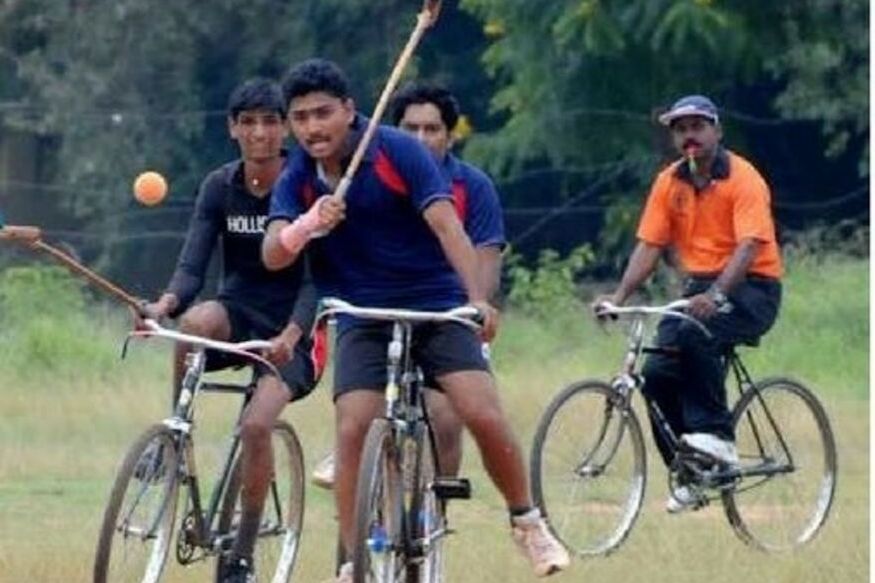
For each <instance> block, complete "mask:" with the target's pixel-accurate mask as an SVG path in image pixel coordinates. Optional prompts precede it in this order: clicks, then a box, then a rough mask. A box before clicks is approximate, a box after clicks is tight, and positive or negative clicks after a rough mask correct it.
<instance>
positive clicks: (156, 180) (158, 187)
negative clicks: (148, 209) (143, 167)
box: [134, 171, 167, 206]
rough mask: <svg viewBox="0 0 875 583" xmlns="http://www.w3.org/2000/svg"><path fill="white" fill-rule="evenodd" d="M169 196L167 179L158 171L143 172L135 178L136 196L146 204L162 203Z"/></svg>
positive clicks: (141, 202)
mask: <svg viewBox="0 0 875 583" xmlns="http://www.w3.org/2000/svg"><path fill="white" fill-rule="evenodd" d="M165 196H167V181H166V180H165V179H164V177H163V176H161V175H160V174H158V173H157V172H151V171H150V172H143V173H142V174H140V175H139V176H137V178H136V180H134V198H136V199H137V201H139V202H140V204H144V205H146V206H155V205H156V204H160V203H161V201H162V200H164V197H165Z"/></svg>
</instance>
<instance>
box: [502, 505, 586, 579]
mask: <svg viewBox="0 0 875 583" xmlns="http://www.w3.org/2000/svg"><path fill="white" fill-rule="evenodd" d="M511 524H512V530H511V534H512V536H513V540H514V542H515V543H516V545H517V547H519V549H520V551H521V552H522V553H523V554H524V555H525V556H526V557H527V558H528V559H529V562H530V563H531V564H532V569H533V570H534V571H535V575H536V576H538V577H546V576H547V575H552V574H553V573H558V572H559V571H561V570H563V569H565V568H566V567H568V565H569V564H571V557H569V556H568V551H566V550H565V547H564V546H562V543H561V542H559V541H558V540H557V539H556V537H555V536H553V533H551V532H550V529H549V528H547V521H546V520H544V519H543V518H542V517H541V512H540V511H539V510H538V509H534V510H532V511H531V512H529V513H528V514H525V515H523V516H514V517H513V518H511Z"/></svg>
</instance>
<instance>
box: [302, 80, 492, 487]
mask: <svg viewBox="0 0 875 583" xmlns="http://www.w3.org/2000/svg"><path fill="white" fill-rule="evenodd" d="M390 112H391V119H392V122H393V123H394V124H395V125H396V126H398V127H399V128H401V129H402V130H404V131H405V132H407V133H409V134H410V135H412V136H414V137H415V138H416V139H417V140H419V141H420V142H422V143H423V144H425V146H426V147H427V148H428V149H429V151H430V152H431V153H432V155H433V156H434V157H435V160H437V162H438V165H439V166H440V169H441V171H442V172H443V174H444V177H445V178H447V179H448V180H449V181H450V186H451V189H452V193H453V204H454V206H455V208H456V213H457V214H458V215H459V219H461V220H462V224H463V226H464V228H465V232H466V233H467V234H468V237H469V238H470V239H471V243H472V244H473V245H474V250H475V252H476V254H477V265H478V270H479V272H480V276H481V285H482V286H483V288H484V290H485V291H486V296H487V297H488V298H490V300H491V302H492V303H493V305H497V303H498V302H499V298H498V292H499V284H500V278H501V252H502V250H503V249H504V247H505V246H506V245H507V242H506V240H505V237H504V221H503V218H502V211H501V203H500V201H499V199H498V193H497V192H496V191H495V186H494V185H493V184H492V180H490V178H489V177H488V176H487V175H486V174H485V173H484V172H483V171H481V170H479V169H478V168H475V167H474V166H472V165H470V164H468V163H466V162H463V161H461V160H459V159H458V158H456V157H455V156H453V155H452V154H451V153H450V149H451V148H452V146H453V141H454V139H453V130H454V129H455V127H456V124H457V123H458V121H459V102H458V101H457V100H456V98H455V97H454V96H453V95H452V94H451V93H450V92H449V91H448V90H447V89H445V88H443V87H439V86H437V85H431V84H425V83H410V84H408V85H406V86H405V87H403V88H402V89H401V90H400V91H399V92H398V93H397V94H396V95H395V96H394V97H393V99H392V103H391V105H390ZM484 350H488V345H484ZM427 386H434V381H433V379H427ZM426 399H427V402H428V413H429V417H430V418H431V421H432V425H433V427H434V430H435V436H436V438H437V444H438V453H439V456H440V468H441V471H442V472H443V473H444V474H446V475H455V474H457V473H458V471H459V467H460V465H461V462H462V421H461V419H459V417H458V416H457V415H456V414H455V413H454V412H453V409H452V407H451V406H450V404H449V402H448V401H447V399H446V397H445V396H443V393H442V392H440V391H429V392H428V393H427V394H426ZM334 467H335V464H334V457H333V456H329V457H328V458H326V459H325V460H323V461H322V462H320V463H319V465H318V466H317V468H316V470H315V471H314V473H313V481H314V482H315V483H316V484H317V485H319V486H322V487H326V488H331V487H332V485H333V483H334Z"/></svg>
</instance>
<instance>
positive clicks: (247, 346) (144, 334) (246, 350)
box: [128, 318, 281, 378]
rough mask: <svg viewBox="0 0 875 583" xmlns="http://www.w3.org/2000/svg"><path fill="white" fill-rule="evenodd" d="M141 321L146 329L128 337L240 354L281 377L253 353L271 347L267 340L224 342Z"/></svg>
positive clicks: (147, 319)
mask: <svg viewBox="0 0 875 583" xmlns="http://www.w3.org/2000/svg"><path fill="white" fill-rule="evenodd" d="M143 323H144V325H145V326H146V328H147V329H146V330H134V331H132V332H129V333H128V338H129V339H130V338H153V337H158V338H165V339H167V340H173V341H175V342H188V343H189V344H194V345H195V346H199V347H202V348H209V349H211V350H218V351H220V352H225V353H228V354H233V355H236V356H240V357H242V358H244V359H247V360H249V361H251V362H250V363H251V364H256V363H257V364H261V365H263V366H266V367H267V368H268V370H270V371H271V372H272V373H273V374H275V375H276V376H277V377H279V378H281V377H280V374H279V371H278V370H277V368H276V366H274V364H273V363H272V362H270V361H269V360H267V359H265V358H264V357H262V356H261V355H259V354H255V353H254V352H253V351H257V350H269V349H270V347H271V343H270V342H269V341H268V340H246V341H244V342H225V341H222V340H213V339H212V338H204V337H203V336H196V335H194V334H186V333H184V332H179V331H178V330H171V329H170V328H165V327H164V326H162V325H161V324H159V323H158V322H157V321H155V320H153V319H151V318H146V319H145V320H143Z"/></svg>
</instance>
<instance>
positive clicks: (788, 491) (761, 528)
mask: <svg viewBox="0 0 875 583" xmlns="http://www.w3.org/2000/svg"><path fill="white" fill-rule="evenodd" d="M687 305H688V301H687V300H678V301H675V302H672V303H670V304H667V305H665V306H656V307H645V306H637V307H616V306H612V305H610V304H605V305H603V306H602V307H603V309H602V310H601V311H600V314H601V315H604V316H611V317H613V318H622V317H629V318H631V326H630V328H629V331H628V345H627V349H626V353H625V357H624V360H623V364H622V368H621V370H620V372H619V373H618V374H617V375H616V376H614V377H613V379H612V380H611V382H609V383H608V382H604V381H601V380H583V381H580V382H576V383H572V384H571V385H569V386H568V387H566V388H565V389H563V390H562V391H561V392H560V393H559V394H557V395H556V397H554V398H553V400H552V402H551V403H550V404H549V406H548V407H547V409H546V410H545V412H544V413H543V415H542V417H541V419H540V421H539V424H538V428H537V431H536V433H535V438H534V443H533V446H532V453H531V465H530V473H531V476H530V477H531V482H532V490H533V495H534V498H535V501H536V503H537V504H538V505H539V506H540V508H541V509H542V512H543V513H544V514H545V515H546V514H547V513H548V512H549V515H550V518H551V520H550V524H551V528H553V532H554V534H555V535H557V536H558V537H559V538H560V539H561V540H562V541H563V542H564V543H565V544H566V545H567V546H568V548H569V549H573V550H574V551H575V552H576V554H578V555H579V556H593V555H606V554H608V553H611V552H612V551H614V550H616V549H617V548H618V547H619V546H620V545H621V544H622V543H623V541H624V540H625V539H626V537H627V536H628V534H629V532H630V531H631V530H632V527H633V526H634V524H635V521H636V519H637V517H638V515H639V512H640V509H641V505H642V501H643V499H644V491H645V486H646V475H647V463H646V452H645V447H644V438H643V436H642V431H641V425H640V423H639V421H638V416H637V414H636V413H635V410H634V409H633V408H632V396H633V394H634V393H635V391H637V390H640V389H642V387H643V386H644V378H643V377H642V375H641V371H640V363H639V361H640V360H641V356H642V354H672V353H673V351H672V350H671V349H669V348H662V347H658V346H651V345H645V341H644V335H645V320H646V319H647V318H648V317H649V316H652V315H660V316H668V317H676V318H683V319H686V320H688V321H691V322H694V323H695V324H697V325H698V326H699V328H700V329H701V330H702V331H703V333H706V334H707V333H708V331H707V329H706V328H705V327H704V326H703V325H702V324H701V323H700V322H698V321H697V320H695V319H694V318H692V317H691V316H689V315H688V314H686V313H684V312H683V310H684V309H685V308H686V307H687ZM725 358H726V363H727V377H728V376H729V372H728V371H729V370H731V371H732V375H733V377H734V379H735V385H736V387H737V389H738V393H739V397H738V400H737V401H736V403H735V406H734V409H733V411H732V420H733V426H734V427H735V432H736V443H737V448H738V452H739V460H740V461H739V464H738V466H734V465H726V464H721V463H715V460H714V459H712V458H709V456H706V455H704V454H699V453H697V452H695V451H694V450H692V449H690V448H688V447H686V446H685V445H684V444H683V442H680V441H679V436H676V435H675V434H674V433H673V432H672V430H671V428H670V427H669V425H668V423H667V422H666V420H665V417H664V416H663V414H662V411H661V410H660V409H659V406H658V405H657V404H656V403H655V402H653V401H652V400H650V399H649V398H647V396H646V395H644V393H643V391H642V395H643V396H644V402H645V405H646V408H647V410H648V412H649V414H650V416H651V418H652V419H655V420H656V425H657V428H658V431H660V432H662V433H661V434H662V435H663V436H664V437H665V438H666V440H667V442H668V443H669V444H670V449H671V451H673V452H674V461H673V463H672V464H671V467H670V468H669V491H674V488H675V487H677V486H678V485H679V484H684V485H687V487H688V488H691V489H692V492H693V493H694V496H695V499H696V504H695V506H696V507H697V508H698V507H702V506H704V505H706V504H708V503H709V502H711V501H713V500H716V499H718V498H719V499H720V500H721V501H722V503H723V509H724V513H725V515H726V518H727V519H728V521H729V524H730V525H731V526H732V528H733V531H734V532H735V533H736V534H737V535H738V536H739V538H741V540H743V541H744V542H745V543H748V544H750V545H752V546H754V547H756V548H758V549H761V550H765V551H780V550H789V549H793V548H796V547H798V546H800V545H803V544H805V543H807V542H809V541H810V540H812V539H813V538H814V537H815V535H816V534H817V533H818V532H819V530H820V528H821V527H822V526H823V524H824V522H825V521H826V519H827V516H828V514H829V509H830V506H831V504H832V500H833V496H834V493H835V486H836V463H837V459H836V457H837V456H836V448H835V440H834V438H833V433H832V429H831V428H830V423H829V419H828V418H827V415H826V412H825V410H824V408H823V406H822V405H821V404H820V402H819V401H818V399H817V398H816V397H815V396H814V394H813V393H812V391H811V390H809V389H808V388H807V387H805V386H804V385H803V384H802V383H800V382H798V381H795V380H792V379H789V378H784V377H774V378H767V379H763V380H760V381H757V382H754V381H753V380H752V378H751V376H750V374H749V373H748V371H747V369H746V368H745V366H744V364H743V363H742V360H741V357H740V356H739V354H738V353H737V352H736V350H735V348H732V349H730V350H729V351H728V352H727V353H726V354H725Z"/></svg>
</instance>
